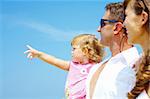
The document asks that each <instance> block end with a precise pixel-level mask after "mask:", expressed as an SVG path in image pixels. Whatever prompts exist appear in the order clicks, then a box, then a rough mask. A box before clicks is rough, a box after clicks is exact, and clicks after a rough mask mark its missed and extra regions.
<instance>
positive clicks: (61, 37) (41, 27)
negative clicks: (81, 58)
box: [19, 21, 98, 41]
mask: <svg viewBox="0 0 150 99" xmlns="http://www.w3.org/2000/svg"><path fill="white" fill-rule="evenodd" d="M19 24H21V25H24V26H26V27H28V28H31V29H34V30H35V31H38V32H40V33H43V35H45V36H48V37H50V38H51V39H53V40H56V41H70V40H71V39H72V38H73V37H75V36H76V35H79V34H83V33H92V34H93V32H91V31H90V32H89V31H83V30H76V31H64V30H60V29H58V28H56V27H53V26H51V25H49V24H43V23H38V22H33V21H32V22H28V21H22V22H19ZM95 34H98V33H95Z"/></svg>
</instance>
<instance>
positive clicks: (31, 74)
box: [0, 0, 122, 99]
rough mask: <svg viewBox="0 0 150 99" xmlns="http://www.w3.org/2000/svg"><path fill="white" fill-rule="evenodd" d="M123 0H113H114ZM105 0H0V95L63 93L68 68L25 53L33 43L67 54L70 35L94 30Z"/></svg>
mask: <svg viewBox="0 0 150 99" xmlns="http://www.w3.org/2000/svg"><path fill="white" fill-rule="evenodd" d="M117 1H122V0H111V2H117ZM109 2H110V1H109V0H55V1H53V0H3V1H0V7H1V9H0V23H1V24H0V30H1V31H0V45H1V46H0V54H1V55H0V99H63V97H64V86H65V81H66V77H67V72H66V71H63V70H60V69H58V68H56V67H53V66H51V65H49V64H47V63H44V62H43V61H40V60H38V59H33V60H32V61H30V60H28V59H27V58H26V55H24V54H23V52H24V51H26V50H27V48H26V45H27V44H29V45H31V46H32V47H33V48H36V49H38V50H41V51H43V52H46V53H48V54H51V55H54V56H56V57H59V58H62V59H65V60H70V59H71V46H70V41H71V39H72V38H73V37H74V36H75V35H78V34H81V33H91V34H95V35H97V37H100V35H99V33H98V32H97V27H98V25H99V19H100V18H101V17H102V15H103V13H104V6H105V5H106V3H109Z"/></svg>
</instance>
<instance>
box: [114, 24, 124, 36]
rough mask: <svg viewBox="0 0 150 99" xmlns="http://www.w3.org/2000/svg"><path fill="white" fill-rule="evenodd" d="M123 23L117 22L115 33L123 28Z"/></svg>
mask: <svg viewBox="0 0 150 99" xmlns="http://www.w3.org/2000/svg"><path fill="white" fill-rule="evenodd" d="M122 27H123V24H122V23H121V22H117V23H115V25H114V27H113V31H114V34H118V33H119V32H120V31H121V30H122Z"/></svg>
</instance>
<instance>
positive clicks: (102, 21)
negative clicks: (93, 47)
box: [100, 19, 105, 27]
mask: <svg viewBox="0 0 150 99" xmlns="http://www.w3.org/2000/svg"><path fill="white" fill-rule="evenodd" d="M100 23H101V27H104V26H105V22H104V20H103V19H101V22H100Z"/></svg>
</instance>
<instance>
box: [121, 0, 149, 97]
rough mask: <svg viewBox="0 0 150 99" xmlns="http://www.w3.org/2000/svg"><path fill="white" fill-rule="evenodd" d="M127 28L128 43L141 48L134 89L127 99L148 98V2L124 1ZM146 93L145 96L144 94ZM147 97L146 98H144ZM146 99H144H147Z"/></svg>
mask: <svg viewBox="0 0 150 99" xmlns="http://www.w3.org/2000/svg"><path fill="white" fill-rule="evenodd" d="M124 6H125V14H126V18H125V21H124V24H125V26H126V28H127V33H128V38H129V39H128V40H129V42H130V43H134V44H140V45H141V46H142V48H143V52H144V55H143V61H142V63H141V64H140V68H139V70H138V73H137V75H136V76H137V81H136V84H135V87H134V88H133V89H132V90H131V91H130V92H129V93H128V98H129V99H135V98H136V97H140V95H142V94H143V93H145V94H144V95H143V98H142V99H145V98H144V97H147V98H148V99H149V98H150V0H125V1H124ZM146 93H147V94H146ZM146 95H147V96H146ZM147 98H146V99H147Z"/></svg>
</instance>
